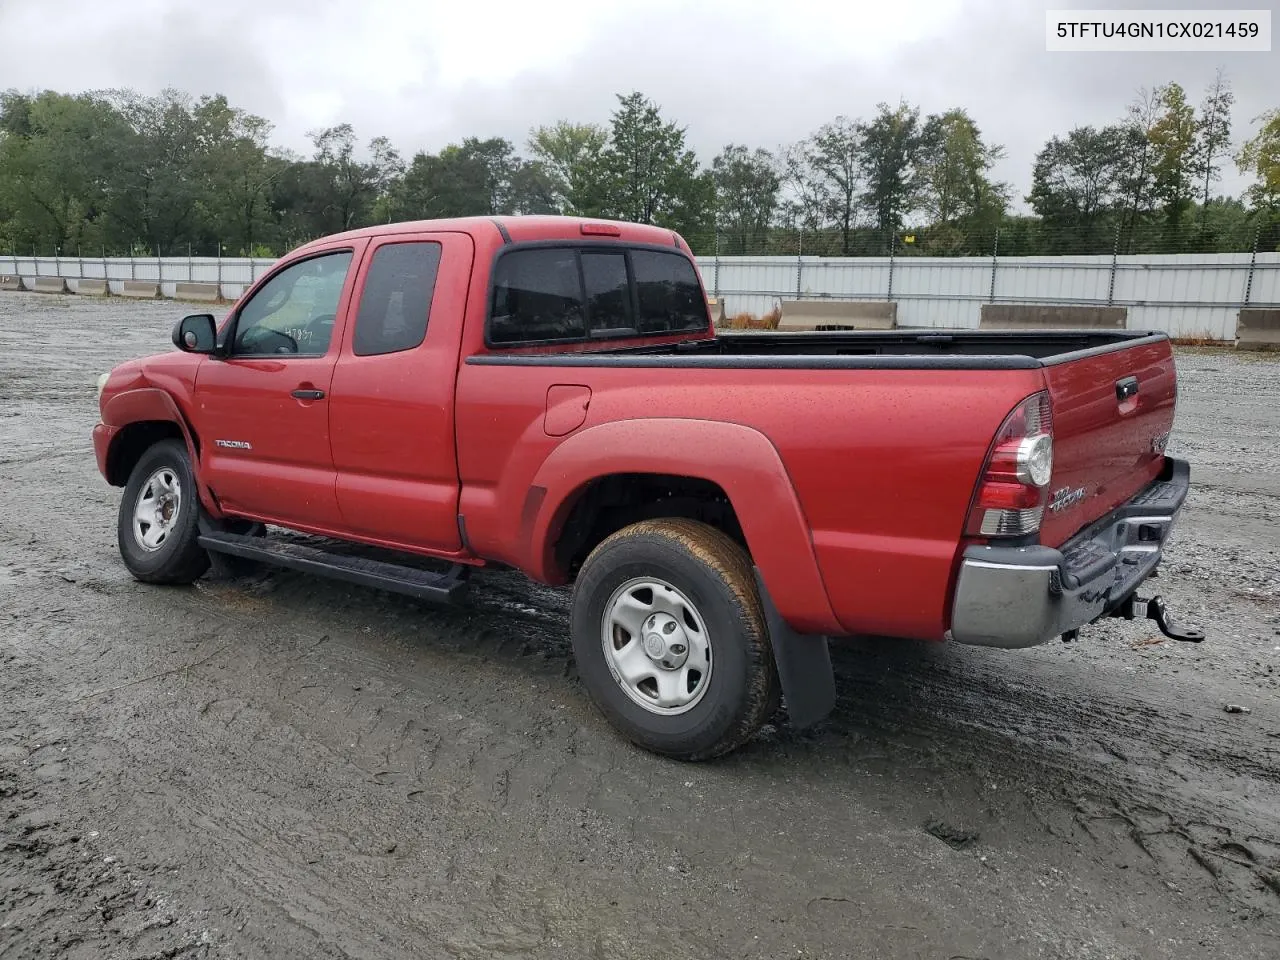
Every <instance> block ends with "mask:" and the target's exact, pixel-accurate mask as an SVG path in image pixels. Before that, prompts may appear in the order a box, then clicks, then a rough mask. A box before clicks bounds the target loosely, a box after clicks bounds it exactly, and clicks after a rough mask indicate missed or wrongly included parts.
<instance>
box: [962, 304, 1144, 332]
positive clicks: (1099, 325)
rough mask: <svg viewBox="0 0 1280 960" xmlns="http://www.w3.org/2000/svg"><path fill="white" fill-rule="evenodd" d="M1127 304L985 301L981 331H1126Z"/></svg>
mask: <svg viewBox="0 0 1280 960" xmlns="http://www.w3.org/2000/svg"><path fill="white" fill-rule="evenodd" d="M1128 317H1129V310H1128V308H1127V307H1085V306H1054V305H1051V304H1045V303H984V304H983V305H982V312H981V313H980V314H979V318H978V329H980V330H1080V329H1088V330H1123V329H1124V328H1125V324H1126V323H1127V322H1128Z"/></svg>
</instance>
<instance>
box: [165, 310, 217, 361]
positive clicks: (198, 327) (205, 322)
mask: <svg viewBox="0 0 1280 960" xmlns="http://www.w3.org/2000/svg"><path fill="white" fill-rule="evenodd" d="M217 343H218V327H217V324H216V323H215V322H214V319H213V314H211V313H193V314H192V315H191V316H189V317H183V318H182V319H181V320H179V321H178V324H177V326H175V327H174V328H173V345H174V346H175V347H177V348H178V349H179V350H184V351H186V352H187V353H213V351H214V349H215V348H216V347H217Z"/></svg>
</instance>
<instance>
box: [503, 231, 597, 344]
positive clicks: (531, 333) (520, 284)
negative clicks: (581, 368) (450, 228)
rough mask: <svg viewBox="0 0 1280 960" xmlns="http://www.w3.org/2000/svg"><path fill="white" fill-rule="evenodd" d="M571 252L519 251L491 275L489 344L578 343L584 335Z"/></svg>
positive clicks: (579, 282) (575, 264)
mask: <svg viewBox="0 0 1280 960" xmlns="http://www.w3.org/2000/svg"><path fill="white" fill-rule="evenodd" d="M582 300H583V297H582V276H581V274H579V273H578V254H577V251H575V250H562V249H553V250H520V251H515V252H512V253H509V254H507V255H506V256H504V257H502V258H501V259H499V260H498V266H497V268H496V269H495V271H494V290H493V312H492V314H491V315H490V318H489V340H490V341H491V342H492V343H520V342H522V341H528V340H581V339H584V338H585V337H586V335H587V322H586V311H585V310H584V309H583V306H582Z"/></svg>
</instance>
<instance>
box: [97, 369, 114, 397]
mask: <svg viewBox="0 0 1280 960" xmlns="http://www.w3.org/2000/svg"><path fill="white" fill-rule="evenodd" d="M110 379H111V374H110V373H104V374H103V375H102V376H100V377H99V378H98V399H99V400H101V399H102V389H103V388H104V387H105V386H106V385H107V381H108V380H110Z"/></svg>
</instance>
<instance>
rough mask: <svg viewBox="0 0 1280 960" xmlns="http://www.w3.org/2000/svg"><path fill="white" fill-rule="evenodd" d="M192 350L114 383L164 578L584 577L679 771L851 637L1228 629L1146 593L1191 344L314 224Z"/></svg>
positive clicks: (672, 241)
mask: <svg viewBox="0 0 1280 960" xmlns="http://www.w3.org/2000/svg"><path fill="white" fill-rule="evenodd" d="M173 342H174V344H175V346H177V348H178V350H177V351H176V352H169V353H164V354H159V355H156V356H152V357H147V358H144V359H141V360H135V361H130V362H127V363H124V364H121V365H120V366H118V367H116V368H115V369H114V370H112V371H111V372H110V373H109V374H107V375H104V376H103V378H102V379H101V380H100V382H99V405H100V411H101V422H100V423H99V424H97V425H96V426H95V427H94V430H93V438H94V444H95V447H96V451H97V458H98V466H99V469H100V470H101V472H102V474H103V476H104V477H105V478H106V480H107V482H108V483H110V484H113V485H115V486H119V487H123V488H124V493H123V498H122V500H121V505H120V512H119V522H118V538H119V548H120V553H121V556H122V557H123V560H124V563H125V565H126V566H127V567H128V569H129V570H130V571H131V572H132V574H133V575H134V576H135V577H137V578H138V579H140V580H143V581H146V582H150V583H190V582H192V581H194V580H195V579H196V578H198V577H200V576H201V575H202V574H203V573H204V572H205V571H206V570H207V569H208V567H209V565H210V554H219V555H231V556H233V557H240V558H246V559H250V560H259V561H265V562H267V563H271V564H276V565H280V566H284V567H291V568H295V569H301V570H305V571H312V572H315V573H319V574H324V575H328V576H333V577H338V578H342V579H346V580H348V581H354V582H356V583H361V584H366V585H369V586H372V587H377V588H381V589H385V590H390V591H397V592H400V593H405V594H409V595H412V596H416V597H419V598H423V599H426V600H430V601H436V602H449V601H456V600H458V599H459V598H460V597H461V596H462V595H463V593H464V592H465V590H466V588H467V586H468V583H467V574H468V573H469V572H470V570H471V569H472V568H474V567H480V566H486V565H505V566H508V567H514V568H517V569H519V570H521V571H523V572H525V573H526V574H527V575H528V576H529V577H532V578H533V579H534V580H537V581H540V582H542V583H546V584H569V583H572V584H573V592H572V611H571V631H572V640H573V648H574V654H575V658H576V660H577V663H578V667H579V671H580V674H581V676H582V679H583V682H584V684H585V686H586V688H587V690H588V691H589V693H590V695H591V696H592V698H593V699H594V700H595V701H596V703H597V704H598V706H599V707H600V709H601V710H602V712H603V713H604V714H605V715H606V716H607V717H608V719H609V720H610V721H611V722H612V723H613V724H614V725H615V726H617V727H618V728H619V729H620V730H621V731H622V732H623V733H624V734H625V735H626V736H628V737H630V738H631V739H632V740H633V741H635V742H636V743H639V744H641V745H643V746H644V747H646V748H648V749H651V750H654V751H657V752H660V753H664V754H667V755H671V756H676V757H682V758H686V759H701V758H707V757H712V756H715V755H718V754H722V753H724V752H727V751H729V750H731V749H733V748H734V747H736V746H738V745H739V744H741V743H743V742H744V741H746V740H747V739H748V738H749V737H750V736H751V735H752V734H753V732H754V731H755V730H756V729H757V728H758V727H759V726H760V725H761V724H762V723H763V722H764V721H765V720H766V719H768V718H769V716H770V715H771V713H772V712H773V711H775V710H776V709H777V708H778V706H779V704H780V701H781V699H782V698H783V697H785V701H786V707H787V711H788V714H789V716H790V719H791V721H792V722H793V723H795V724H796V725H800V726H803V725H806V724H810V723H813V722H814V721H816V720H818V719H820V718H822V717H823V716H825V715H826V713H827V712H828V711H829V710H830V708H831V705H832V703H833V702H834V696H835V694H834V683H833V679H832V670H831V661H830V657H829V653H828V639H829V638H831V637H839V636H848V635H856V634H863V635H881V636H891V637H903V638H914V639H921V640H935V641H941V640H947V639H950V640H953V641H957V642H960V643H966V644H981V645H987V646H996V647H1025V646H1029V645H1033V644H1040V643H1044V642H1046V641H1048V640H1050V639H1052V638H1055V637H1059V636H1062V637H1064V638H1066V639H1071V638H1073V637H1074V636H1075V634H1076V631H1077V630H1078V629H1079V628H1080V627H1082V626H1084V625H1086V624H1089V623H1091V622H1093V621H1095V620H1097V619H1098V618H1100V617H1103V616H1108V615H1111V616H1117V615H1118V616H1124V617H1128V618H1132V617H1134V616H1147V617H1150V618H1152V619H1154V620H1156V621H1157V622H1158V624H1159V625H1160V627H1161V629H1162V630H1164V631H1165V632H1166V633H1168V634H1169V635H1170V636H1178V637H1181V638H1183V639H1192V640H1198V639H1201V638H1202V636H1203V635H1202V634H1200V633H1199V632H1198V631H1196V630H1193V629H1188V628H1179V627H1178V626H1177V625H1175V624H1173V623H1172V622H1170V621H1169V619H1168V618H1167V616H1166V615H1165V612H1164V607H1163V604H1162V603H1161V602H1160V600H1159V599H1158V598H1156V599H1153V600H1139V599H1138V598H1137V594H1136V591H1137V589H1138V587H1139V585H1140V584H1142V583H1143V581H1145V580H1146V579H1147V578H1148V577H1150V576H1152V575H1153V574H1154V573H1155V570H1156V566H1157V564H1158V562H1159V560H1160V556H1161V548H1162V544H1163V543H1164V541H1165V539H1166V538H1167V537H1168V536H1169V532H1170V528H1171V526H1172V525H1173V522H1174V519H1175V517H1176V515H1177V514H1178V512H1179V510H1180V508H1181V507H1182V504H1183V502H1184V500H1185V498H1186V496H1187V491H1188V482H1189V470H1188V466H1187V464H1186V463H1185V462H1184V461H1179V460H1175V459H1172V458H1170V457H1168V456H1166V455H1165V445H1166V442H1167V439H1168V436H1169V431H1170V428H1171V426H1172V423H1173V417H1174V405H1175V398H1176V385H1175V370H1174V359H1173V355H1172V351H1171V346H1170V343H1169V339H1168V337H1167V336H1165V335H1164V334H1162V333H1146V332H1135V331H1115V332H1097V331H1078V330H1077V331H1047V332H1026V333H1024V332H1013V333H1010V332H986V331H964V330H898V331H892V332H874V333H863V332H834V333H833V332H817V333H807V334H775V333H733V334H727V333H722V334H718V333H717V332H716V331H715V330H714V329H713V328H712V325H711V323H710V317H709V311H708V308H707V300H706V293H705V291H704V288H703V286H702V282H701V279H700V277H699V274H698V270H697V266H696V263H695V261H694V260H693V258H692V255H691V252H690V250H689V247H688V246H687V245H686V243H685V242H684V240H683V239H682V238H681V237H679V236H678V235H677V234H675V233H672V232H671V231H669V230H664V229H661V228H658V227H652V226H641V225H636V224H628V223H617V222H599V221H591V220H580V219H576V218H567V217H514V218H467V219H458V220H440V221H428V222H419V223H400V224H390V225H386V226H380V227H373V228H369V229H365V230H355V231H352V232H349V233H344V234H340V235H336V236H331V237H326V238H324V239H322V240H318V241H316V242H314V243H309V244H307V245H306V246H304V247H301V248H300V249H298V250H295V251H293V252H292V253H290V254H289V255H287V256H286V257H284V258H283V259H281V260H280V261H279V262H278V263H277V264H275V265H274V266H273V267H272V269H271V270H270V272H269V273H267V274H266V275H265V276H263V277H262V278H261V279H259V280H258V281H257V282H256V283H254V284H253V285H252V287H251V288H250V289H249V290H248V291H247V292H246V294H245V295H244V296H243V297H242V298H241V299H240V300H239V301H238V302H237V303H236V305H235V306H234V308H233V309H232V310H231V311H230V313H229V315H228V316H227V318H226V320H225V321H224V322H223V323H222V324H221V326H218V325H217V324H216V323H215V320H214V317H213V316H211V315H208V314H198V315H194V316H189V317H186V318H184V319H182V320H181V321H180V322H179V323H178V324H177V326H176V327H175V329H174V333H173ZM278 528H285V529H284V532H283V533H282V532H280V531H279V529H278ZM289 531H293V533H290V532H289ZM298 533H301V534H308V535H311V536H310V537H306V536H298V535H297V534H298ZM355 545H362V547H360V548H359V549H357V548H356V546H355ZM427 558H434V561H435V562H432V561H431V560H428V559H427Z"/></svg>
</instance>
